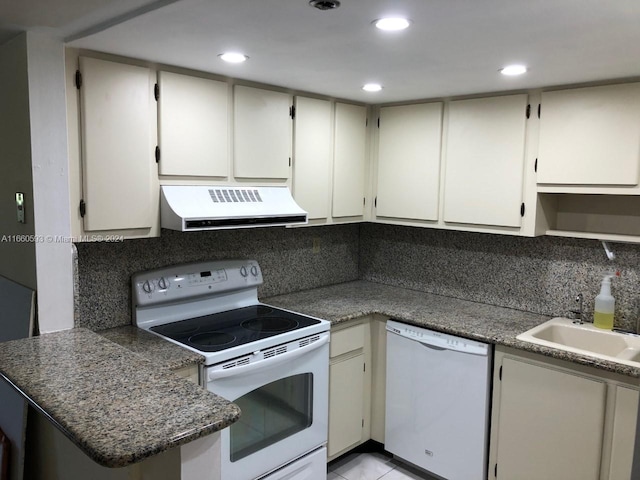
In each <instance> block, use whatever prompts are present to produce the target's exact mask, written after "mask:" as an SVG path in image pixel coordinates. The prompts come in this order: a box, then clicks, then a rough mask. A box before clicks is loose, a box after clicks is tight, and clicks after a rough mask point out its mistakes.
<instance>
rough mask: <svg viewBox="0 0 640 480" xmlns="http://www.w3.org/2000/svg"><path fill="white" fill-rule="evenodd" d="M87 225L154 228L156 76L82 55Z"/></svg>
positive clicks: (144, 70) (93, 228)
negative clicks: (153, 184)
mask: <svg viewBox="0 0 640 480" xmlns="http://www.w3.org/2000/svg"><path fill="white" fill-rule="evenodd" d="M80 72H81V74H82V86H81V88H80V105H81V129H82V177H83V200H84V203H85V205H86V214H85V215H84V230H86V231H95V230H120V229H138V228H150V227H151V226H152V223H153V221H154V219H153V218H152V217H153V214H152V207H151V202H152V201H154V202H157V201H158V199H157V198H153V199H152V198H151V197H152V195H151V190H152V172H154V171H155V159H154V152H153V146H152V143H154V144H155V130H154V131H153V132H152V130H151V128H152V121H151V119H152V116H153V115H155V105H153V102H155V100H154V98H153V85H154V83H155V82H154V79H153V77H152V75H151V73H150V71H149V69H148V68H143V67H137V66H132V65H124V64H119V63H114V62H108V61H104V60H97V59H94V58H86V57H80Z"/></svg>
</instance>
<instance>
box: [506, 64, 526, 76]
mask: <svg viewBox="0 0 640 480" xmlns="http://www.w3.org/2000/svg"><path fill="white" fill-rule="evenodd" d="M500 73H501V74H503V75H509V76H515V75H522V74H523V73H527V67H525V66H524V65H507V66H506V67H504V68H501V69H500Z"/></svg>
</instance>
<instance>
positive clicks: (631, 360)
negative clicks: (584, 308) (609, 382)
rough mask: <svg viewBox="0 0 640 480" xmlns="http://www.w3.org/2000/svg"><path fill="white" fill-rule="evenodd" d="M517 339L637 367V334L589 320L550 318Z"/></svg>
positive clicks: (639, 359)
mask: <svg viewBox="0 0 640 480" xmlns="http://www.w3.org/2000/svg"><path fill="white" fill-rule="evenodd" d="M516 338H517V339H518V340H522V341H525V342H530V343H534V344H536V345H543V346H545V347H551V348H558V349H560V350H565V351H567V352H573V353H580V354H583V355H590V356H593V357H596V358H600V359H603V360H609V361H613V362H619V363H624V364H626V365H631V366H634V367H639V368H640V336H637V335H628V334H624V333H619V332H613V331H611V330H602V329H600V328H596V327H594V326H593V325H592V324H589V323H584V324H575V323H573V320H571V319H568V318H561V317H558V318H553V319H551V320H549V321H547V322H545V323H543V324H541V325H538V326H537V327H534V328H532V329H531V330H527V331H526V332H524V333H521V334H520V335H518V336H517V337H516Z"/></svg>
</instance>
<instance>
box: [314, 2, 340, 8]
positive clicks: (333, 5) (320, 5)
mask: <svg viewBox="0 0 640 480" xmlns="http://www.w3.org/2000/svg"><path fill="white" fill-rule="evenodd" d="M309 5H311V6H312V7H316V8H317V9H318V10H335V9H336V8H338V7H339V6H340V2H339V1H338V0H311V1H310V2H309Z"/></svg>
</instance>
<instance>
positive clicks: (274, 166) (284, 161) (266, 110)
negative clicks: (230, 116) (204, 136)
mask: <svg viewBox="0 0 640 480" xmlns="http://www.w3.org/2000/svg"><path fill="white" fill-rule="evenodd" d="M290 107H291V96H290V95H287V94H286V93H280V92H272V91H269V90H261V89H258V88H252V87H245V86H236V87H235V88H234V135H233V138H234V140H233V148H234V156H233V158H234V164H233V173H234V175H235V176H236V177H240V178H273V179H282V180H286V179H288V178H289V162H290V160H291V123H292V122H291V117H290V113H289V111H290V110H289V109H290Z"/></svg>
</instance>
